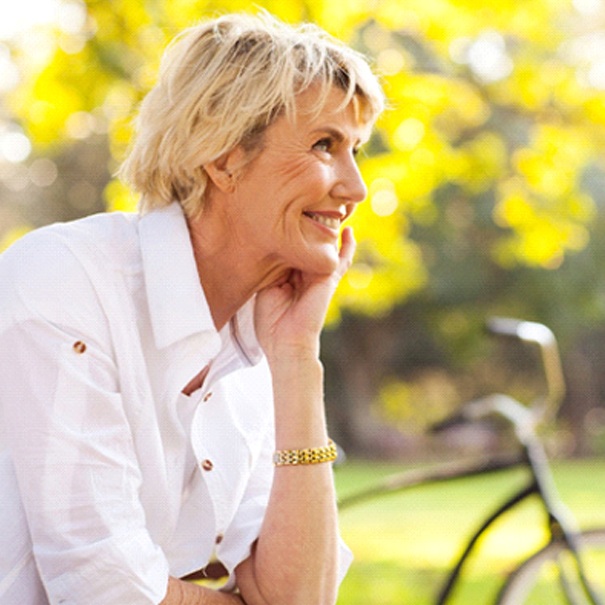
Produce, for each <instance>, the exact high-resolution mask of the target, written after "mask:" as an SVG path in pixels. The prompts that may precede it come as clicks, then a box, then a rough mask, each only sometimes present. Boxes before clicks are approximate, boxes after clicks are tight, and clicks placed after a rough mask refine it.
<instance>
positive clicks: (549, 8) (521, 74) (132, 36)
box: [0, 0, 605, 605]
mask: <svg viewBox="0 0 605 605" xmlns="http://www.w3.org/2000/svg"><path fill="white" fill-rule="evenodd" d="M258 8H265V9H267V10H269V11H270V12H273V13H274V14H276V15H277V16H278V17H280V18H282V19H284V20H287V21H293V22H296V21H301V20H311V21H314V22H317V23H318V24H320V25H321V26H323V27H324V28H326V29H327V30H328V31H330V32H331V33H333V34H334V35H336V36H338V37H339V38H341V39H343V40H344V41H346V42H347V43H349V44H351V45H352V46H354V47H355V48H357V49H358V50H360V51H361V52H363V53H365V54H366V55H367V56H368V57H369V58H370V59H371V61H372V64H373V66H374V68H375V69H376V71H377V72H378V73H379V74H380V76H381V78H382V81H383V83H384V87H385V90H386V93H387V96H388V98H389V109H388V111H387V112H386V113H385V115H384V116H383V117H382V118H381V120H380V122H379V124H378V125H377V129H376V134H375V136H374V137H373V138H372V140H371V141H370V143H369V144H368V145H367V148H366V149H365V150H364V152H363V153H362V154H361V158H360V166H361V170H362V172H363V174H364V177H365V180H366V182H367V184H368V190H369V195H368V200H367V202H366V203H365V204H362V205H361V206H360V208H359V209H358V211H357V212H356V215H355V217H354V219H353V225H354V228H355V232H356V236H357V239H358V241H359V247H358V253H357V257H356V262H355V264H354V266H353V267H352V268H351V270H350V271H349V273H348V274H347V276H346V277H345V279H343V281H342V283H341V286H340V289H339V291H338V295H337V300H336V302H335V304H334V306H333V308H332V311H331V315H330V325H329V327H328V329H327V331H326V334H325V337H324V342H323V349H322V350H323V361H324V364H325V366H326V376H327V379H326V380H327V382H326V396H327V405H328V414H329V421H330V427H331V433H332V436H333V437H334V438H335V439H336V440H337V441H338V442H339V443H340V444H341V445H342V446H344V448H345V450H346V451H347V452H348V454H349V456H350V459H354V458H355V457H361V458H371V459H373V460H374V459H376V458H381V459H383V460H386V461H389V462H388V463H389V464H393V463H394V462H393V461H395V462H396V463H397V464H400V463H401V464H416V463H417V462H418V461H427V460H435V459H436V458H440V457H451V456H452V455H454V454H456V455H474V454H478V453H482V452H486V451H488V452H489V451H496V450H498V449H499V448H502V447H506V446H508V445H510V439H509V437H510V435H508V434H507V433H502V432H501V431H500V432H499V431H494V430H493V427H485V428H482V429H474V430H473V431H471V432H464V433H459V434H454V435H451V436H449V437H443V438H441V439H439V440H435V439H434V438H429V437H427V436H426V428H427V426H428V425H429V424H430V423H431V422H433V421H435V420H438V419H440V418H443V417H444V416H445V415H447V414H449V413H451V412H452V411H455V410H456V409H458V407H459V406H460V405H461V403H462V402H464V401H465V400H468V399H471V398H473V397H476V396H479V395H482V394H485V393H487V392H491V391H493V390H506V392H507V393H509V394H511V395H513V396H516V397H518V398H520V399H521V400H522V401H524V402H531V401H532V399H533V397H535V396H537V395H539V394H540V393H541V392H542V391H543V388H544V383H543V380H542V375H541V369H540V364H539V359H538V357H537V355H536V352H535V351H534V350H526V349H522V348H520V347H517V346H514V345H511V346H508V345H502V344H499V343H495V342H492V341H490V340H488V338H487V337H486V335H485V333H484V330H483V325H484V322H485V319H486V318H487V317H489V316H491V315H494V314H497V315H506V316H515V317H522V318H526V319H531V320H535V321H540V322H544V323H545V324H547V325H549V326H550V327H551V328H552V329H553V331H554V332H555V334H556V335H557V336H558V338H559V341H560V345H561V351H562V354H563V364H564V370H565V374H566V378H567V383H568V394H567V397H566V399H565V401H564V403H563V406H562V408H561V411H560V414H559V417H558V419H557V421H556V422H555V423H553V426H552V427H550V429H549V431H547V434H546V437H547V439H548V443H549V448H550V451H551V453H552V454H553V455H554V456H555V457H556V458H558V459H567V460H568V462H566V464H568V465H569V466H567V467H565V473H566V475H565V477H567V479H566V481H567V482H568V483H569V484H570V485H571V484H572V483H573V482H574V481H579V480H580V479H581V477H584V476H585V477H587V478H588V480H589V479H590V477H589V473H587V472H584V474H582V472H580V471H579V470H578V468H579V467H576V466H573V465H574V464H575V463H576V461H577V460H576V459H579V458H584V457H590V456H592V457H601V456H602V454H603V453H605V372H603V367H604V366H605V3H604V1H603V0H523V1H519V0H502V1H500V2H497V3H488V2H484V1H480V0H338V1H335V0H286V1H283V0H259V1H258V2H255V3H252V2H248V1H246V0H224V1H222V2H219V1H212V0H149V1H147V2H140V3H139V2H132V1H131V0H86V1H84V0H14V1H4V2H1V3H0V250H2V249H4V248H6V247H7V246H9V245H10V244H11V243H12V242H14V241H15V240H16V239H17V238H19V237H21V236H22V235H23V234H25V233H27V232H28V231H29V230H31V229H35V228H38V227H41V226H43V225H45V224H48V223H51V222H54V221H58V220H70V219H75V218H78V217H81V216H85V215H87V214H91V213H94V212H103V211H107V210H110V211H114V210H126V211H130V210H133V209H134V208H135V206H136V198H135V197H134V196H133V195H132V193H131V192H129V191H128V190H127V189H126V188H125V187H124V185H122V184H121V183H120V182H119V181H117V180H116V179H115V178H113V174H114V173H115V171H116V168H117V167H118V165H119V162H120V161H121V159H122V158H123V157H124V154H125V152H126V149H127V147H128V143H129V140H130V136H131V132H132V127H131V124H132V118H133V116H134V115H135V112H136V107H137V105H138V103H139V102H140V100H141V98H142V97H143V95H144V94H145V92H146V91H147V90H149V88H150V87H151V86H152V85H153V82H154V78H155V74H156V69H157V65H158V60H159V57H160V55H161V52H162V49H163V48H164V47H165V45H166V44H167V42H168V41H169V40H170V39H171V38H172V37H173V36H174V35H175V34H176V33H177V32H178V31H180V30H181V29H182V28H183V27H186V26H187V25H190V24H192V23H194V22H195V21H196V20H198V19H200V18H203V17H205V16H208V15H214V14H216V13H217V12H225V11H230V10H244V11H253V12H254V11H256V10H258ZM0 287H1V285H0ZM509 344H510V343H509ZM593 459H594V458H593ZM376 468H377V467H372V469H376ZM598 468H601V467H598ZM383 470H384V469H383ZM374 472H375V470H371V471H369V472H368V475H367V476H366V478H368V476H370V475H373V474H374ZM351 477H353V478H355V477H356V476H354V475H353V476H351ZM353 478H351V479H349V480H350V481H352V482H353ZM360 480H361V479H360ZM355 481H356V479H355ZM601 483H602V482H601ZM579 485H580V484H579V483H577V485H576V486H575V487H572V488H570V490H571V491H572V492H573V494H574V496H575V498H576V501H575V503H576V504H578V503H580V502H582V503H583V506H585V511H584V514H585V518H586V519H590V520H592V519H593V518H594V519H596V520H597V522H598V519H597V516H598V511H599V510H601V511H602V510H605V508H604V507H603V505H602V504H603V498H604V497H605V496H604V495H603V494H599V493H597V492H596V491H594V490H592V489H589V487H586V484H583V487H578V486H579ZM351 487H354V485H352V486H351ZM476 489H477V490H478V491H476V492H474V501H475V502H477V501H483V499H484V495H485V494H487V493H488V492H490V489H491V488H488V491H487V492H481V489H480V488H476ZM498 489H500V488H498ZM595 489H596V488H595ZM490 493H491V492H490ZM494 493H495V492H494ZM463 496H464V494H461V495H460V499H459V500H458V499H457V498H458V496H456V495H455V494H454V495H453V496H451V498H452V499H451V500H448V503H449V512H450V513H452V514H453V513H454V512H455V511H454V509H456V510H459V512H460V511H462V512H465V511H466V504H465V502H467V501H466V500H464V499H463ZM447 498H450V496H447ZM599 498H600V499H599ZM451 502H454V503H456V502H459V505H457V506H458V508H456V506H453V505H451ZM431 506H433V504H429V503H427V502H425V501H421V502H420V503H417V506H416V508H414V504H413V503H412V504H411V505H410V507H409V508H407V509H406V515H407V517H406V518H407V519H414V520H415V521H414V523H416V525H414V523H413V525H414V528H415V529H418V528H419V527H420V526H421V525H422V524H424V525H425V526H426V527H428V528H430V529H429V530H428V533H429V534H430V536H429V539H428V541H426V542H421V541H420V540H419V538H418V537H417V536H416V535H413V536H412V538H408V541H407V542H406V544H408V545H409V544H410V543H416V544H417V545H418V549H417V550H416V551H414V552H412V551H406V553H403V551H402V549H403V548H404V543H401V542H397V543H395V542H393V541H391V542H388V543H387V539H388V538H389V537H391V536H389V535H387V534H389V533H390V532H388V531H387V532H385V531H384V527H383V526H380V525H379V524H380V523H381V522H384V523H386V522H387V520H388V522H389V523H395V519H396V518H397V517H398V515H399V514H400V513H399V509H398V508H397V506H395V505H391V506H390V507H389V506H388V505H386V508H385V509H378V512H375V513H374V515H373V516H372V515H368V514H367V511H366V512H363V511H362V512H360V513H359V517H355V516H353V517H351V519H352V521H351V523H352V525H351V527H353V525H354V526H355V532H353V533H352V534H351V535H350V536H349V538H350V541H351V542H352V543H353V544H354V546H355V549H356V551H357V553H358V555H359V557H360V560H361V563H360V564H359V565H360V567H358V568H357V569H361V572H360V573H358V575H353V576H351V578H352V579H350V580H348V581H349V582H350V584H349V586H350V588H348V589H347V591H345V593H346V595H347V596H346V597H343V599H344V600H343V601H342V603H343V604H344V603H346V605H353V604H354V603H358V602H359V603H371V602H372V601H371V599H370V600H368V597H367V593H366V592H364V590H368V587H370V586H373V585H374V584H372V583H373V582H378V583H380V582H383V584H384V587H385V590H387V587H388V589H389V590H391V589H393V595H395V596H393V598H392V600H389V598H388V597H387V596H386V594H387V593H386V592H385V593H384V594H383V595H382V596H381V599H380V603H381V605H386V604H387V603H401V602H406V599H407V602H413V603H415V604H416V605H420V604H421V603H424V602H428V601H424V600H422V598H420V597H418V596H417V595H418V593H413V592H412V593H410V594H408V593H405V595H406V599H404V598H403V597H402V595H403V593H402V592H400V591H399V589H396V588H394V587H396V586H399V585H400V583H401V580H400V577H399V574H400V573H401V570H400V568H399V564H400V563H401V558H402V557H404V558H405V557H408V559H407V563H406V564H407V565H408V568H409V569H408V572H409V573H410V576H409V577H408V576H406V578H407V580H408V581H409V583H411V584H409V583H408V588H409V586H410V585H412V584H414V582H420V583H421V579H420V580H418V579H416V576H414V575H413V573H412V571H413V572H414V573H416V572H417V571H418V570H417V569H416V567H418V566H422V565H425V564H427V565H428V563H427V561H429V562H432V563H434V564H438V565H442V564H443V565H444V564H445V563H444V562H443V560H442V558H443V557H442V558H439V557H436V553H441V554H442V555H443V553H447V552H451V548H453V546H452V544H450V543H449V542H448V540H450V541H451V540H454V541H455V540H456V538H452V536H450V535H449V534H447V531H448V528H453V527H458V526H462V525H464V523H466V522H467V521H470V520H469V519H466V518H464V522H462V521H461V520H460V519H459V518H458V517H456V518H455V519H454V518H453V517H450V516H448V515H443V514H442V513H441V512H435V511H436V510H437V509H434V510H433V509H432V508H431ZM442 508H443V507H442ZM446 508H447V507H446ZM357 522H359V523H360V524H364V525H363V526H361V525H359V524H356V523H357ZM346 523H348V521H346V520H345V524H346ZM406 527H407V526H406ZM532 528H533V526H532ZM408 529H409V528H408ZM534 529H535V528H534ZM431 532H432V533H431ZM438 534H439V535H438ZM446 534H447V535H446ZM519 536H521V538H522V537H523V536H525V537H528V536H529V537H530V538H531V540H534V539H537V540H539V539H540V537H541V536H542V534H541V533H540V532H537V533H536V532H534V531H533V529H532V531H529V530H523V531H518V530H515V531H509V532H508V533H505V534H500V535H499V537H498V538H497V539H496V540H495V541H494V542H493V544H495V545H496V546H494V547H493V548H492V550H491V551H489V552H490V553H491V554H490V556H493V558H494V560H495V559H499V558H502V556H504V555H505V554H506V553H508V552H509V551H512V550H514V547H515V546H516V544H517V542H519V539H520V538H519ZM536 536H537V537H536ZM440 539H441V541H439V540H440ZM402 553H403V554H402ZM395 559H396V560H397V563H395V562H394V560H395ZM437 559H439V560H438V561H437ZM436 561H437V563H436ZM364 565H367V569H366V568H364V567H363V566H364ZM375 566H378V567H375ZM410 569H412V571H410ZM376 570H379V571H376ZM425 571H426V570H424V571H418V573H425ZM391 572H392V573H391ZM364 573H366V574H370V576H367V575H366V576H364V575H363V574H364ZM374 573H377V574H378V575H377V576H375V575H371V574H374ZM388 573H391V575H392V582H391V583H390V584H389V581H390V580H387V579H386V575H385V574H387V575H388ZM486 573H487V572H486ZM490 573H491V572H490ZM360 574H361V575H360ZM487 575H489V574H487ZM430 577H431V578H432V576H430ZM432 583H434V582H433V580H432V579H431V580H429V581H425V582H424V584H425V585H427V586H431V584H432ZM355 599H357V600H355ZM375 602H378V601H375ZM461 602H465V603H470V602H472V603H475V602H477V601H475V600H474V597H468V598H467V600H466V601H461Z"/></svg>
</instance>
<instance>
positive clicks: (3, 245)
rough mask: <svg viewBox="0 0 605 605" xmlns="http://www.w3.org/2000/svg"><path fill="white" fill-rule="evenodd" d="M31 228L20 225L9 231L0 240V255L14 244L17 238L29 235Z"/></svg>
mask: <svg viewBox="0 0 605 605" xmlns="http://www.w3.org/2000/svg"><path fill="white" fill-rule="evenodd" d="M32 229H33V227H30V226H29V225H20V226H19V227H15V228H14V229H10V230H9V231H8V232H6V233H5V234H4V236H3V237H2V238H0V253H1V252H4V250H6V249H7V248H8V247H9V246H11V245H12V244H14V243H15V242H16V241H17V240H18V239H19V238H21V237H23V236H24V235H25V234H26V233H29V232H30V231H31V230H32Z"/></svg>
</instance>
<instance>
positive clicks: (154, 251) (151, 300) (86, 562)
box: [0, 204, 349, 605]
mask: <svg viewBox="0 0 605 605" xmlns="http://www.w3.org/2000/svg"><path fill="white" fill-rule="evenodd" d="M225 278H226V279H228V276H225ZM206 366H208V367H209V370H208V374H207V375H206V378H205V380H204V382H203V385H202V387H201V388H200V389H198V390H197V391H195V392H194V393H192V394H191V395H190V396H187V395H185V394H183V392H182V391H183V388H184V387H185V385H187V384H188V382H189V381H190V380H191V379H192V378H193V377H194V376H195V375H196V374H198V372H200V371H201V370H202V369H203V368H205V367H206ZM273 423H274V421H273V402H272V391H271V377H270V372H269V368H268V365H267V363H266V360H265V358H264V357H263V355H262V352H261V349H260V347H259V345H258V342H257V341H256V338H255V335H254V329H253V301H251V302H250V303H248V305H246V306H245V307H244V308H243V309H241V310H240V312H239V313H238V314H237V316H236V317H235V318H234V320H233V321H232V322H231V323H230V325H228V326H226V327H225V328H224V329H223V330H222V331H221V332H220V333H219V332H217V331H216V329H215V327H214V324H213V322H212V318H211V315H210V312H209V309H208V305H207V303H206V300H205V298H204V294H203V291H202V288H201V286H200V282H199V277H198V273H197V269H196V264H195V261H194V257H193V251H192V247H191V243H190V239H189V233H188V229H187V225H186V221H185V218H184V216H183V213H182V210H181V208H180V206H179V205H178V204H172V205H171V206H169V207H168V208H165V209H163V210H161V211H154V212H151V213H149V214H147V215H144V216H143V217H139V216H138V215H136V214H122V213H112V214H102V215H97V216H93V217H89V218H86V219H83V220H80V221H75V222H72V223H67V224H58V225H53V226H50V227H46V228H43V229H40V230H38V231H35V232H33V233H32V234H30V235H28V236H26V237H25V238H23V239H22V240H20V241H19V242H17V243H16V244H14V245H13V246H12V247H11V248H10V249H9V250H8V251H7V252H5V253H4V254H3V255H2V256H1V257H0V605H15V604H16V603H19V605H44V604H46V603H53V604H54V603H62V604H70V605H76V604H78V605H96V604H98V605H111V604H116V605H137V604H139V603H140V604H149V603H159V602H160V601H161V600H162V599H163V598H164V596H165V593H166V587H167V582H168V575H172V576H176V577H180V576H184V575H186V574H188V573H190V572H192V571H195V570H197V569H200V568H202V567H204V566H205V565H206V564H207V563H208V562H209V560H210V559H211V558H212V557H213V556H216V557H217V558H218V559H219V560H220V561H221V562H222V563H223V564H224V565H225V566H226V567H227V569H228V570H229V571H230V572H232V571H233V569H234V568H235V566H237V564H238V563H240V562H241V561H243V560H244V559H245V558H246V557H247V556H248V555H249V553H250V547H251V545H252V543H253V542H254V540H255V539H256V538H257V537H258V534H259V531H260V525H261V523H262V519H263V515H264V511H265V508H266V505H267V501H268V495H269V491H270V488H271V481H272V473H273V469H272V463H271V454H272V452H273V449H274V429H273ZM348 562H349V557H348V554H346V551H345V550H343V555H342V556H341V577H342V575H344V571H345V570H346V567H347V566H348ZM229 585H233V577H232V578H231V580H230V582H229Z"/></svg>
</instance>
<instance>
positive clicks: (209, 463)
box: [202, 459, 214, 471]
mask: <svg viewBox="0 0 605 605" xmlns="http://www.w3.org/2000/svg"><path fill="white" fill-rule="evenodd" d="M202 468H203V469H204V470H205V471H211V470H212V469H213V468H214V464H212V460H208V459H206V460H203V461H202Z"/></svg>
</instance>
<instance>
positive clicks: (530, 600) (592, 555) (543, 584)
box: [496, 528, 605, 605]
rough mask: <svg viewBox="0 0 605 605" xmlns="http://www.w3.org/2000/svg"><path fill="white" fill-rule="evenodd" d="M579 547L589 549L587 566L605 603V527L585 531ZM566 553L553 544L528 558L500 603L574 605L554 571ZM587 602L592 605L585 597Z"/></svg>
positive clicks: (509, 582) (506, 586) (513, 574)
mask: <svg viewBox="0 0 605 605" xmlns="http://www.w3.org/2000/svg"><path fill="white" fill-rule="evenodd" d="M579 544H580V545H581V547H582V548H583V549H585V551H584V553H583V554H582V560H583V561H585V563H586V567H587V570H586V572H587V576H588V580H589V582H590V583H591V586H593V588H594V589H595V591H596V593H597V594H598V595H599V597H600V599H601V601H602V602H603V603H605V577H604V574H603V569H605V528H604V529H594V530H590V531H585V532H582V533H581V534H580V536H579ZM564 551H565V547H564V545H563V543H562V542H553V543H551V544H548V545H547V546H545V547H544V548H542V549H541V550H539V551H538V552H537V553H535V554H533V555H532V556H531V557H529V558H528V559H526V560H525V561H524V562H523V563H521V565H519V566H518V567H517V568H516V569H515V570H513V571H512V572H511V573H510V575H509V576H508V577H507V579H506V582H505V583H504V586H503V587H502V589H501V591H500V593H499V595H498V598H497V599H496V604H497V605H542V604H543V603H549V605H550V604H551V603H552V604H554V603H561V604H564V603H570V602H571V603H573V601H570V600H568V599H566V598H565V596H564V592H563V589H562V587H561V585H560V581H559V580H557V579H556V578H554V577H553V576H555V575H557V574H556V573H552V568H554V567H555V566H557V565H558V562H557V557H558V555H560V554H561V553H562V552H564ZM549 566H550V568H551V569H550V571H549ZM594 568H596V571H594ZM545 575H546V576H547V577H545ZM548 576H550V577H548ZM555 585H557V588H555ZM556 594H558V595H561V597H562V598H561V600H560V601H557V600H556V598H557V597H556ZM546 595H548V596H546ZM552 595H555V596H554V597H553V596H552ZM583 603H586V604H588V603H590V601H589V600H588V599H586V598H585V599H584V601H583Z"/></svg>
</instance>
